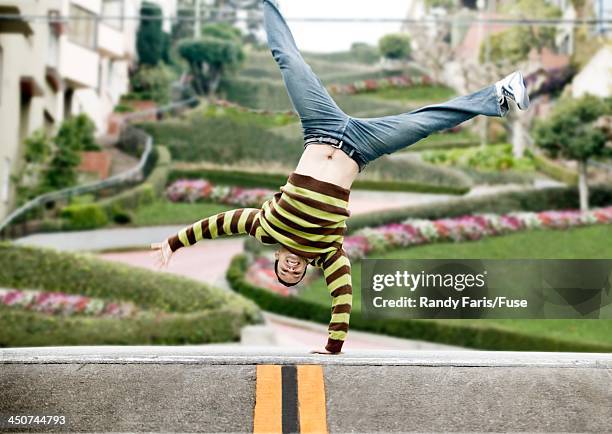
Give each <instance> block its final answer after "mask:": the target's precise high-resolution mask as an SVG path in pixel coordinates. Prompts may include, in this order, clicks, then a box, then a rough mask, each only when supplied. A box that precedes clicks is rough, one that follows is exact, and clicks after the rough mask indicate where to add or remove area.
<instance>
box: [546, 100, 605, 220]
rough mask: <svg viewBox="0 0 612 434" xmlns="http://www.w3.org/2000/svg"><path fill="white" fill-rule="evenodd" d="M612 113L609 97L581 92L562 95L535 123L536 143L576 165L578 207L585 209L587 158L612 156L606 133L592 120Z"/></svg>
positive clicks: (554, 156) (548, 151)
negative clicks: (543, 116)
mask: <svg viewBox="0 0 612 434" xmlns="http://www.w3.org/2000/svg"><path fill="white" fill-rule="evenodd" d="M610 114H612V98H606V99H602V98H598V97H596V96H593V95H589V94H587V95H585V96H583V97H581V98H578V99H572V98H563V99H561V100H559V102H558V105H557V106H556V107H555V109H554V110H553V113H552V115H551V116H550V117H549V118H548V119H547V120H544V121H540V122H537V123H536V128H535V140H536V143H537V144H538V145H539V146H541V147H542V148H543V149H545V150H546V151H547V153H549V154H550V155H551V156H552V157H553V158H556V157H557V156H559V155H560V156H562V157H564V158H567V159H570V160H575V161H577V162H578V165H579V191H580V209H581V210H583V211H586V210H587V209H588V198H589V195H588V183H587V169H588V160H589V159H590V158H593V157H598V156H612V152H611V151H610V149H609V148H607V147H606V134H605V132H604V131H603V130H602V129H601V128H598V126H597V125H596V124H595V122H596V121H597V120H598V119H599V118H600V117H602V116H606V115H610Z"/></svg>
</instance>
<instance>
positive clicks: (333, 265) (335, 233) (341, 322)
mask: <svg viewBox="0 0 612 434" xmlns="http://www.w3.org/2000/svg"><path fill="white" fill-rule="evenodd" d="M280 190H281V191H280V192H278V193H275V194H274V196H273V197H272V198H271V199H269V200H268V201H266V202H265V203H264V204H263V205H262V207H261V209H257V208H240V209H235V210H231V211H226V212H223V213H219V214H216V215H213V216H211V217H208V218H205V219H202V220H199V221H197V222H195V223H193V224H192V225H189V226H187V227H185V228H183V229H182V230H181V231H179V232H178V234H176V235H174V236H172V237H170V238H169V239H168V242H169V244H170V248H171V249H172V251H173V252H174V251H176V250H177V249H179V248H181V247H186V246H191V245H193V244H195V243H197V242H198V241H200V240H203V239H214V238H217V237H220V236H222V235H241V234H242V235H251V236H253V237H255V238H256V239H257V240H259V241H260V242H261V243H263V244H269V245H272V244H281V245H282V246H284V247H285V248H286V249H287V250H289V251H291V252H293V253H295V254H296V255H298V256H301V257H303V258H306V259H307V260H308V263H309V264H311V265H313V266H315V267H319V268H321V269H322V270H323V275H324V277H325V281H326V283H327V287H328V290H329V293H330V296H331V298H332V307H331V321H330V323H329V327H328V339H327V345H326V346H325V348H326V349H327V350H328V351H330V352H333V353H337V352H340V351H341V349H342V345H343V344H344V341H345V339H346V335H347V333H348V327H349V317H350V314H351V308H352V302H353V287H352V280H351V264H350V262H349V259H348V257H347V255H346V252H345V251H344V249H343V248H342V243H343V241H344V234H345V232H346V219H347V218H348V217H349V216H350V211H349V210H348V200H349V194H350V190H348V189H346V188H343V187H341V186H338V185H335V184H332V183H329V182H325V181H320V180H318V179H315V178H313V177H310V176H307V175H302V174H299V173H295V172H294V173H292V174H291V175H290V176H289V179H288V180H287V183H286V184H285V185H284V186H283V187H281V188H280Z"/></svg>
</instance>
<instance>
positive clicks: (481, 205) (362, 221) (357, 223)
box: [347, 184, 612, 233]
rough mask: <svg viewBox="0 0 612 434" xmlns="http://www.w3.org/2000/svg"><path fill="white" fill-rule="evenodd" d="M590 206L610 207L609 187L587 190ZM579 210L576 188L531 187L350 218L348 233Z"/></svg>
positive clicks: (593, 187)
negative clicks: (417, 221)
mask: <svg viewBox="0 0 612 434" xmlns="http://www.w3.org/2000/svg"><path fill="white" fill-rule="evenodd" d="M589 192H590V194H589V203H590V206H591V207H600V206H608V205H610V204H612V186H611V185H606V184H599V185H595V186H591V187H590V188H589ZM576 208H579V195H578V188H577V187H576V186H561V187H548V188H540V189H538V188H532V189H529V190H523V191H506V192H499V193H494V194H488V195H482V196H468V197H458V198H452V199H448V200H446V201H444V202H436V203H431V204H424V205H414V206H409V207H404V208H397V209H393V210H387V211H380V212H375V213H368V214H363V215H357V216H354V217H351V218H350V219H349V220H348V221H347V228H348V232H349V233H350V232H353V231H356V230H358V229H361V228H364V227H368V226H369V227H375V226H380V225H383V224H387V223H397V222H401V221H403V220H405V219H407V218H424V219H439V218H446V217H455V216H461V215H465V214H474V213H486V212H492V213H497V214H504V213H507V212H512V211H544V210H561V209H576Z"/></svg>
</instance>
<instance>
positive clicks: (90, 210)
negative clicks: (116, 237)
mask: <svg viewBox="0 0 612 434" xmlns="http://www.w3.org/2000/svg"><path fill="white" fill-rule="evenodd" d="M61 217H63V218H65V219H67V226H66V227H65V229H69V230H76V229H92V228H97V227H100V226H104V225H106V224H107V223H108V217H107V216H106V213H105V212H104V210H103V209H102V208H101V207H100V206H99V205H97V204H93V203H90V204H75V205H68V206H67V207H64V208H62V211H61Z"/></svg>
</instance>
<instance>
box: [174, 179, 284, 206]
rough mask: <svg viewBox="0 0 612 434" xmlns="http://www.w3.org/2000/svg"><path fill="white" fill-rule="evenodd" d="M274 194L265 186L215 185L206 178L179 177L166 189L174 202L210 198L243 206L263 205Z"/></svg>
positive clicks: (192, 201) (191, 201)
mask: <svg viewBox="0 0 612 434" xmlns="http://www.w3.org/2000/svg"><path fill="white" fill-rule="evenodd" d="M273 194H274V191H273V190H269V189H264V188H242V187H235V186H231V187H230V186H225V185H214V184H212V183H211V182H210V181H208V180H206V179H196V180H193V179H179V180H176V181H175V182H173V183H172V184H171V185H170V186H168V188H167V189H166V197H167V198H168V199H169V200H170V201H172V202H189V203H194V202H198V201H205V200H210V201H214V202H220V203H225V204H229V205H239V206H242V207H257V208H259V207H261V206H262V204H263V203H264V202H265V201H266V200H268V199H269V198H270V197H271V196H272V195H273Z"/></svg>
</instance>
